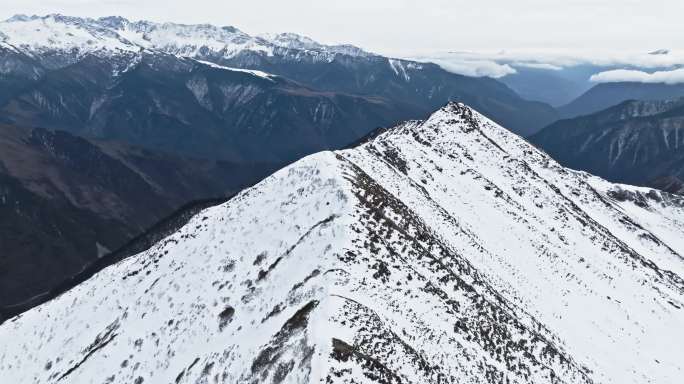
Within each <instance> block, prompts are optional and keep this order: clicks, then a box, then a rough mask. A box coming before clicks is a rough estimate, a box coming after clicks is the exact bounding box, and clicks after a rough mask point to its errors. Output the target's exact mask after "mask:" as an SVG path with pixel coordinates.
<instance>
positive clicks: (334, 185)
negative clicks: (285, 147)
mask: <svg viewBox="0 0 684 384" xmlns="http://www.w3.org/2000/svg"><path fill="white" fill-rule="evenodd" d="M682 232H684V201H683V200H682V199H681V198H678V197H675V196H673V195H669V194H666V193H662V192H659V191H656V190H650V189H647V188H638V187H631V186H626V185H616V184H611V183H608V182H606V181H604V180H602V179H600V178H597V177H594V176H591V175H588V174H586V173H582V172H575V171H572V170H569V169H565V168H563V167H561V166H560V165H559V164H557V163H556V162H555V161H553V160H552V159H551V158H549V157H548V156H547V155H546V154H545V153H543V152H541V151H539V150H537V149H536V148H534V147H533V146H532V145H530V144H529V143H528V142H526V141H525V140H523V139H521V138H520V137H518V136H516V135H514V134H512V133H511V132H509V131H507V130H506V129H504V128H502V127H500V126H498V125H497V124H495V123H493V122H492V121H490V120H489V119H487V118H486V117H484V116H482V115H480V114H479V113H477V112H476V111H474V110H472V109H471V108H468V107H467V106H465V105H463V104H456V103H451V104H449V105H447V106H445V107H444V108H442V109H440V110H439V111H437V112H436V113H434V114H433V115H432V116H431V117H429V118H428V119H427V120H425V121H422V122H420V121H416V122H408V123H405V124H402V125H400V126H398V127H395V128H392V129H389V130H387V131H386V132H384V133H381V134H379V135H378V136H376V137H374V138H372V139H370V141H368V142H365V143H364V144H361V145H360V146H358V147H355V148H352V149H348V150H343V151H336V152H322V153H318V154H315V155H312V156H309V157H307V158H304V159H302V160H300V161H298V162H296V163H294V164H292V165H290V166H288V167H286V168H284V169H282V170H280V171H278V172H277V173H275V174H274V175H272V176H270V177H268V178H267V179H265V180H264V181H262V182H261V183H259V184H257V185H256V186H255V187H253V188H250V189H248V190H245V191H244V192H242V193H240V194H239V195H238V196H236V197H235V198H233V199H231V200H230V201H228V202H227V203H225V204H222V205H219V206H216V207H213V208H209V209H207V210H204V211H202V212H201V213H199V214H198V215H196V216H195V217H194V218H193V219H191V220H190V222H188V223H187V224H186V225H185V226H184V227H183V228H182V229H180V230H179V231H177V232H176V233H174V234H172V235H170V236H168V237H166V238H165V239H163V240H162V241H160V242H159V243H158V244H156V245H154V246H153V247H152V248H150V249H149V250H147V251H145V252H143V253H140V254H138V255H135V256H132V257H130V258H128V259H125V260H123V261H122V262H120V263H118V264H115V265H112V266H110V267H109V268H106V269H104V270H102V271H101V272H100V273H98V274H97V275H95V276H93V277H92V278H91V279H89V280H88V281H86V282H85V283H83V284H81V285H79V286H77V287H75V288H74V289H72V290H70V291H68V292H66V293H64V294H62V295H61V296H59V297H57V298H56V299H54V300H52V301H50V302H48V303H45V304H44V305H41V306H39V307H36V308H34V309H32V310H30V311H28V312H26V313H24V314H22V315H21V316H20V317H18V318H14V319H11V320H9V321H7V322H5V323H4V324H3V325H2V326H0V340H11V342H6V343H0V372H2V374H3V379H4V380H6V381H7V382H13V383H14V382H17V383H19V382H44V383H53V382H55V383H56V382H70V383H82V382H83V383H85V382H101V381H105V382H109V383H131V382H134V383H143V382H144V383H147V382H160V383H168V382H176V383H195V382H227V383H237V382H250V383H251V382H260V383H304V382H307V383H308V382H311V383H321V382H326V383H349V382H355V383H401V382H404V383H426V384H427V383H451V382H464V383H465V382H467V383H482V384H485V383H495V382H496V383H499V382H507V383H517V384H523V383H525V384H527V383H568V384H570V383H587V384H589V383H596V384H598V383H606V384H608V383H613V384H642V383H654V384H674V383H678V382H679V381H680V379H681V377H682V374H684V371H683V370H684V367H683V366H682V364H681V356H682V355H683V354H684V330H683V329H682V327H681V325H682V323H684V280H683V279H682V276H684V258H682V255H684V241H683V240H682V236H681V234H682Z"/></svg>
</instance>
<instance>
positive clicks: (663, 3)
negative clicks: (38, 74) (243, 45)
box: [0, 0, 684, 56]
mask: <svg viewBox="0 0 684 384" xmlns="http://www.w3.org/2000/svg"><path fill="white" fill-rule="evenodd" d="M1 2H2V6H1V7H0V18H2V19H5V18H8V17H10V16H12V15H13V14H16V13H25V14H46V13H62V14H67V15H74V16H106V15H122V16H125V17H128V18H132V19H150V20H155V21H176V22H183V23H212V24H218V25H233V26H235V27H237V28H239V29H242V30H244V31H245V32H248V33H254V34H256V33H262V32H297V33H301V34H305V35H308V36H310V37H312V38H314V39H316V40H319V41H321V42H324V43H341V42H345V43H352V44H355V45H358V46H361V47H363V48H365V49H367V50H371V51H375V52H378V53H385V54H390V55H397V56H399V55H410V54H414V53H423V52H424V53H428V52H434V51H450V50H475V51H483V50H485V51H492V50H496V51H498V50H552V51H569V52H578V51H593V52H601V51H604V50H610V51H649V50H654V49H659V48H677V47H679V46H681V45H682V43H683V42H684V23H682V15H684V1H682V0H648V1H646V0H467V1H463V0H421V1H408V0H344V1H334V2H333V1H324V0H239V1H233V0H225V1H218V0H144V1H143V0H100V1H94V0H1Z"/></svg>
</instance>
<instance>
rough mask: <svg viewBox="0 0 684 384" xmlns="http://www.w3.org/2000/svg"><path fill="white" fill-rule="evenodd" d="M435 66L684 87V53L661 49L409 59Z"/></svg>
mask: <svg viewBox="0 0 684 384" xmlns="http://www.w3.org/2000/svg"><path fill="white" fill-rule="evenodd" d="M407 58H409V59H412V60H417V61H423V62H433V63H435V64H438V65H440V66H442V67H443V68H444V69H446V70H448V71H450V72H454V73H458V74H462V75H467V76H488V77H492V78H497V79H498V78H501V77H504V76H507V75H513V74H516V73H518V72H519V71H521V70H548V71H562V70H564V69H569V68H573V67H579V66H590V67H597V68H596V73H595V74H594V75H592V76H591V77H590V76H587V78H586V79H587V80H589V81H591V82H616V81H637V82H649V83H668V84H674V83H682V82H684V79H683V76H684V74H683V71H682V70H680V69H682V68H684V51H672V50H668V49H658V50H654V51H651V52H648V53H646V52H643V53H622V52H620V53H605V52H601V53H599V52H597V53H592V52H584V53H569V52H558V53H551V52H533V51H526V52H523V51H511V52H508V51H500V52H446V53H433V54H421V55H414V56H407Z"/></svg>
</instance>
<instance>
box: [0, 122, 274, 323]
mask: <svg viewBox="0 0 684 384" xmlns="http://www.w3.org/2000/svg"><path fill="white" fill-rule="evenodd" d="M274 168H275V165H268V164H261V165H259V164H253V165H249V164H240V165H236V164H231V163H226V162H216V161H209V160H196V159H189V158H180V157H176V156H171V155H166V154H158V153H153V152H150V151H149V150H142V149H139V148H135V147H131V146H129V145H124V144H120V143H114V142H93V141H88V140H85V139H83V138H79V137H75V136H72V135H70V134H68V133H66V132H60V131H48V130H44V129H26V128H18V127H15V126H7V125H1V124H0V244H2V255H0V313H1V312H5V309H6V308H7V307H11V306H15V305H18V304H20V303H24V302H31V300H34V299H36V296H38V297H39V296H40V295H41V294H43V293H45V292H47V291H49V290H50V289H52V288H53V287H54V286H56V285H58V284H59V283H61V282H62V281H64V280H65V279H67V278H69V277H70V276H73V275H74V274H76V273H78V272H79V271H81V270H82V269H83V268H84V267H85V266H87V265H89V264H91V263H93V262H95V261H96V260H98V258H100V257H103V256H104V255H106V254H108V253H110V252H111V251H115V250H117V249H118V248H119V247H121V246H122V245H124V244H125V243H126V242H127V241H129V240H131V239H132V238H134V237H135V236H137V235H138V234H140V233H142V232H143V231H144V230H145V229H146V228H148V227H150V226H152V225H153V224H155V223H156V222H157V221H159V220H161V219H163V218H165V217H166V216H168V215H170V214H171V213H172V212H174V210H176V209H178V208H180V207H181V206H182V205H183V204H186V203H187V202H188V201H193V200H196V199H202V198H208V197H225V196H229V195H231V194H233V193H235V192H237V191H239V190H241V189H242V188H244V187H245V186H249V185H251V184H253V183H254V182H256V181H258V180H259V179H261V178H262V177H264V176H265V175H267V174H268V173H269V172H270V171H272V170H273V169H274Z"/></svg>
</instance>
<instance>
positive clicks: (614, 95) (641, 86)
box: [558, 82, 684, 118]
mask: <svg viewBox="0 0 684 384" xmlns="http://www.w3.org/2000/svg"><path fill="white" fill-rule="evenodd" d="M680 97H684V84H664V83H634V82H615V83H602V84H597V85H595V86H594V87H592V88H591V89H590V90H588V91H587V92H585V93H584V94H582V95H581V96H579V97H578V98H577V99H575V100H573V101H572V102H570V103H568V104H566V105H564V106H561V107H559V108H558V111H559V112H560V115H561V116H562V117H565V118H571V117H576V116H583V115H589V114H592V113H595V112H598V111H602V110H604V109H606V108H609V107H612V106H615V105H618V104H620V103H622V102H624V101H627V100H645V101H657V100H670V99H676V98H680Z"/></svg>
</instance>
